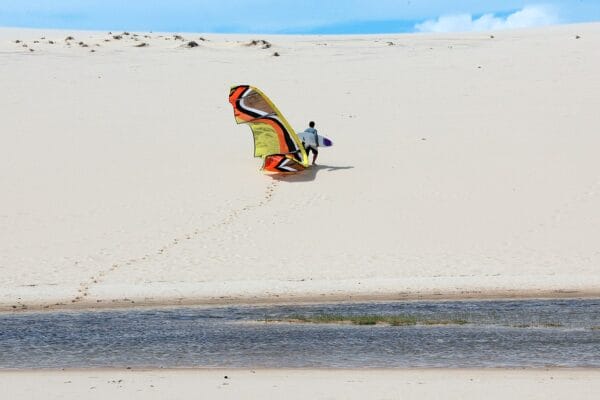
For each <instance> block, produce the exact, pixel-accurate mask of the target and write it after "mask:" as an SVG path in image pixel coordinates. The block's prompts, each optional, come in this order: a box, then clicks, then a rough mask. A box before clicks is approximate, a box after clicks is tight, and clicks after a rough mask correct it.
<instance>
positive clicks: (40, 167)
mask: <svg viewBox="0 0 600 400" xmlns="http://www.w3.org/2000/svg"><path fill="white" fill-rule="evenodd" d="M127 33H128V34H125V33H123V32H111V33H110V34H109V33H108V32H72V31H69V32H61V31H35V30H15V29H2V30H0V75H1V76H2V82H3V88H2V92H1V93H0V110H2V119H1V120H0V140H1V142H2V146H1V147H0V190H1V193H2V195H1V196H0V288H1V290H0V307H2V308H3V309H21V308H37V307H41V308H45V307H47V308H52V307H69V306H78V307H91V306H116V305H123V304H126V305H127V304H131V303H136V304H140V303H142V304H143V303H152V304H164V303H185V304H194V303H205V302H226V301H236V302H239V301H285V300H294V299H295V300H299V299H303V300H308V299H313V300H314V299H355V298H416V297H420V296H427V297H436V298H437V297H439V298H444V297H452V296H455V297H461V296H462V297H467V296H471V297H473V296H474V297H486V296H514V295H529V296H561V295H562V296H579V295H596V296H598V295H600V270H599V268H598V265H600V250H599V246H598V239H597V238H598V237H600V213H598V211H597V208H598V204H599V201H600V161H599V160H600V158H599V157H598V149H599V148H600V135H598V132H597V127H598V126H600V114H599V113H598V105H599V103H598V93H600V76H599V75H598V73H597V71H598V70H599V69H600V53H598V51H597V43H598V40H600V24H585V25H572V26H561V27H551V28H543V29H536V30H524V31H503V32H500V33H494V34H493V38H492V37H491V35H490V34H487V33H478V34H444V35H380V36H347V37H343V36H309V37H294V36H260V37H259V36H235V35H231V36H228V35H201V34H181V35H176V34H172V33H169V34H167V33H140V32H137V33H134V32H127ZM134 35H135V36H134ZM577 36H579V38H577ZM68 37H72V39H68V40H67V38H68ZM262 40H264V41H265V42H262ZM17 41H18V42H17ZM192 41H193V42H195V43H196V44H197V45H198V46H192V45H190V43H191V42H192ZM252 41H255V44H254V45H253V44H252V43H253V42H252ZM266 43H268V44H269V46H268V47H267V46H266ZM141 44H144V45H143V46H140V45H141ZM249 44H250V45H249ZM275 52H277V53H278V54H279V55H280V56H279V57H274V56H273V54H274V53H275ZM238 83H250V84H253V85H256V86H258V87H260V88H261V89H263V90H264V91H265V93H267V95H269V96H270V97H271V98H272V100H273V101H275V102H276V104H277V105H278V106H279V108H280V109H281V110H282V112H283V113H284V114H285V116H286V117H287V118H288V120H289V121H290V123H291V124H292V125H293V126H294V127H295V128H296V129H298V130H301V129H304V128H305V127H306V124H307V122H308V121H309V120H315V121H316V122H317V128H318V129H319V131H320V132H321V133H322V134H325V135H327V136H329V137H331V138H332V139H333V140H334V142H335V146H334V147H332V148H330V149H323V150H322V151H321V154H320V156H319V160H318V161H319V162H320V165H319V166H318V167H317V168H313V169H311V170H309V171H308V172H307V173H305V174H303V175H299V176H294V177H286V178H273V177H269V176H265V175H263V174H262V173H261V172H260V171H258V168H259V166H260V162H259V161H258V160H256V159H253V158H252V157H251V154H252V142H251V137H250V133H249V130H248V129H247V128H246V127H243V126H236V125H235V124H234V121H233V116H232V112H231V107H230V105H229V104H228V102H227V95H228V91H229V87H230V86H231V85H233V84H238Z"/></svg>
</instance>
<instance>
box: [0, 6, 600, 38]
mask: <svg viewBox="0 0 600 400" xmlns="http://www.w3.org/2000/svg"><path fill="white" fill-rule="evenodd" d="M591 21H600V0H547V1H544V0H541V1H528V0H254V1H243V0H220V1H210V0H170V1H167V0H164V1H159V0H0V26H4V27H34V28H63V29H89V30H131V31H168V32H205V33H211V32H212V33H311V34H318V33H323V34H338V33H396V32H432V31H433V32H453V31H473V30H499V29H506V28H522V27H533V26H542V25H551V24H559V23H576V22H591Z"/></svg>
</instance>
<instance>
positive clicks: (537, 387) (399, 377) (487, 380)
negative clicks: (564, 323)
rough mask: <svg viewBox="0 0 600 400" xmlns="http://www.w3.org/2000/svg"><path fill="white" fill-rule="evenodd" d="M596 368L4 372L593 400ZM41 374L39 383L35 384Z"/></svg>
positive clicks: (219, 389) (144, 382)
mask: <svg viewBox="0 0 600 400" xmlns="http://www.w3.org/2000/svg"><path fill="white" fill-rule="evenodd" d="M599 378H600V372H599V371H598V370H585V369H578V370H561V369H541V370H531V369H530V370H511V369H508V370H505V369H488V370H463V369H461V370H452V369H450V370H448V369H412V370H302V369H298V370H285V369H284V370H281V369H278V370H260V369H259V370H202V369H195V370H66V371H51V372H47V371H30V372H2V373H0V383H1V384H2V387H3V388H4V393H5V394H6V395H7V396H8V397H9V398H14V399H17V398H19V399H21V398H32V399H35V398H42V397H43V398H46V399H79V398H81V396H85V398H86V399H105V398H107V397H110V398H112V399H115V400H119V399H129V398H132V397H133V398H144V399H164V398H165V397H168V398H170V399H188V398H198V397H200V398H219V399H239V398H278V397H283V396H285V397H286V398H289V399H306V398H312V399H333V398H344V399H365V398H370V399H391V398H403V399H404V398H406V399H422V398H428V399H438V398H439V399H480V398H482V397H486V398H491V399H505V398H521V399H564V398H565V397H568V398H572V399H578V400H579V399H595V398H596V396H597V393H598V391H599V390H600V379H599ZM32 380H35V382H36V385H30V383H31V381H32Z"/></svg>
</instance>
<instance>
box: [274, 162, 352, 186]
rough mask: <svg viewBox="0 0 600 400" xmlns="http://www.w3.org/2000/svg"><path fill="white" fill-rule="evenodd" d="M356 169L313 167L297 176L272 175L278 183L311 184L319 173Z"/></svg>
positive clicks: (326, 166)
mask: <svg viewBox="0 0 600 400" xmlns="http://www.w3.org/2000/svg"><path fill="white" fill-rule="evenodd" d="M351 168H354V167H351V166H348V167H334V166H331V165H320V164H318V165H313V166H311V167H310V168H307V169H306V170H304V171H302V172H300V173H297V174H289V175H286V174H275V175H271V177H272V178H273V179H275V180H277V181H282V182H310V181H314V180H315V178H316V177H317V173H318V172H319V171H326V172H332V171H337V170H340V169H351Z"/></svg>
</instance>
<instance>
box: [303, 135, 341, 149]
mask: <svg viewBox="0 0 600 400" xmlns="http://www.w3.org/2000/svg"><path fill="white" fill-rule="evenodd" d="M297 135H298V137H299V138H300V140H302V143H305V144H306V145H308V146H313V147H314V145H315V135H313V134H312V133H310V132H298V133H297ZM317 141H318V147H331V146H333V141H332V140H331V139H329V138H327V137H325V136H321V135H318V134H317Z"/></svg>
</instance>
